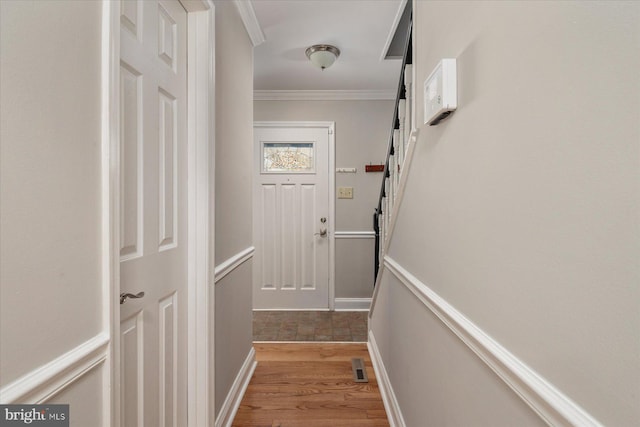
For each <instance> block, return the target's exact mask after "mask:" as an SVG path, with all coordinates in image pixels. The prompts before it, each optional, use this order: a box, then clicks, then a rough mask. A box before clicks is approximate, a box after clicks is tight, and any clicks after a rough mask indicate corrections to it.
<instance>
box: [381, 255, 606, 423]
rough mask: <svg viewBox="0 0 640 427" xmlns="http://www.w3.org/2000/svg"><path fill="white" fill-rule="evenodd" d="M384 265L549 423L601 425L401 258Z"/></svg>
mask: <svg viewBox="0 0 640 427" xmlns="http://www.w3.org/2000/svg"><path fill="white" fill-rule="evenodd" d="M384 265H385V266H386V267H387V268H388V269H389V271H390V272H391V273H392V274H393V275H394V276H395V277H396V278H397V279H398V280H399V281H400V282H401V283H402V284H403V285H404V286H406V288H407V289H408V290H409V291H410V292H411V293H413V294H414V295H415V296H416V297H417V298H418V300H420V301H421V302H422V303H423V304H424V305H425V307H426V308H428V309H429V310H431V312H432V313H433V314H435V315H436V316H437V317H438V319H440V321H442V323H443V324H444V325H446V326H447V327H448V328H449V329H450V330H451V332H452V333H454V334H455V335H456V336H457V337H458V338H460V340H461V341H462V342H463V343H464V344H466V345H467V346H468V347H469V348H470V349H471V350H472V351H473V352H474V353H475V354H476V355H477V356H478V357H479V358H480V359H481V360H482V361H483V362H484V363H486V365H487V366H488V367H489V368H490V369H491V370H492V371H493V372H495V373H496V375H498V377H500V378H501V379H502V381H504V382H505V383H506V384H507V385H508V386H509V387H510V388H511V389H512V390H513V391H514V392H515V393H516V394H517V395H518V396H519V397H520V398H521V399H522V400H523V401H524V402H525V403H526V404H527V405H529V407H531V409H533V411H535V412H536V413H537V414H538V415H539V416H540V418H542V419H543V420H544V421H545V422H546V423H547V424H549V425H551V426H580V427H602V424H601V423H600V422H599V421H598V420H596V419H595V418H593V417H592V416H591V415H590V414H589V413H587V412H586V411H585V410H584V409H583V408H582V407H580V406H579V405H578V404H577V403H576V402H574V401H573V400H571V399H570V398H569V397H568V396H566V395H565V394H564V393H562V392H561V391H560V390H558V389H557V388H556V387H555V386H554V385H553V384H551V383H550V382H548V381H547V380H546V379H544V378H543V377H542V376H541V375H540V374H538V373H537V372H536V371H534V370H533V369H531V368H530V367H529V366H527V365H526V364H525V363H524V362H523V361H522V360H520V359H518V358H517V357H516V356H515V355H514V354H512V353H511V352H509V350H507V349H506V348H505V347H503V346H502V345H501V344H500V343H498V342H497V341H495V340H494V339H493V338H491V336H489V334H487V333H486V332H485V331H483V330H482V329H480V328H479V327H478V326H477V325H476V324H474V323H473V322H472V321H471V320H469V319H467V318H466V317H465V316H464V315H463V314H462V313H460V312H459V311H458V310H456V309H455V308H454V307H453V306H451V304H449V303H448V302H447V301H445V300H444V299H443V298H442V297H441V296H439V295H438V294H437V293H436V292H434V291H433V290H432V289H431V288H430V287H428V286H427V285H426V284H424V283H422V282H421V281H420V280H419V279H418V278H416V277H415V276H413V275H412V274H411V273H410V272H409V271H407V270H406V269H405V268H404V267H402V266H401V265H400V264H399V263H398V262H396V261H395V260H393V259H392V258H390V257H389V256H386V257H385V258H384ZM370 339H372V337H370Z"/></svg>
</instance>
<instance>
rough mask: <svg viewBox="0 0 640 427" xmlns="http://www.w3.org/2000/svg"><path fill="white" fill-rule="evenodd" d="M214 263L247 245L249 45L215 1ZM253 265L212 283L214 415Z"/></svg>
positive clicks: (247, 321)
mask: <svg viewBox="0 0 640 427" xmlns="http://www.w3.org/2000/svg"><path fill="white" fill-rule="evenodd" d="M215 7H216V172H215V174H216V176H215V178H216V179H215V184H216V187H215V191H216V193H215V264H216V265H220V264H222V263H223V262H224V261H226V260H228V259H230V258H233V257H234V256H235V255H237V254H238V253H240V252H242V251H244V250H245V249H247V248H248V247H250V246H251V245H252V231H251V227H252V198H251V194H252V187H251V182H252V181H251V180H252V178H251V177H252V174H251V172H252V169H251V165H252V160H253V157H252V147H253V108H252V107H253V104H252V103H253V50H252V49H253V46H252V44H251V41H250V40H249V37H248V35H247V32H246V30H245V27H244V25H243V23H242V21H241V19H240V16H239V14H238V11H237V9H236V7H235V5H234V3H233V2H228V1H216V2H215ZM251 271H252V261H251V260H248V261H246V262H245V263H243V264H242V265H241V266H240V267H238V268H236V269H235V270H233V271H231V272H230V273H229V274H228V275H227V276H226V277H225V278H224V279H222V280H221V281H219V282H218V283H216V284H215V347H216V350H215V357H216V358H215V373H216V374H215V403H214V405H215V411H216V415H219V414H220V409H221V407H222V405H223V403H224V401H225V399H226V398H227V395H228V394H229V392H230V391H231V389H232V385H233V382H234V380H235V379H236V376H237V375H238V374H239V373H240V369H241V367H242V364H243V362H244V361H245V359H246V358H247V355H248V354H249V352H250V350H251V346H252V329H251V327H252V320H251V319H252V318H251V316H252V303H251V300H252V293H251Z"/></svg>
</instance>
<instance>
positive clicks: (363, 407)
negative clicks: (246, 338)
mask: <svg viewBox="0 0 640 427" xmlns="http://www.w3.org/2000/svg"><path fill="white" fill-rule="evenodd" d="M254 347H255V350H256V360H257V361H258V366H257V368H256V370H255V373H254V375H253V377H252V379H251V382H250V383H249V386H248V388H247V391H246V393H245V395H244V397H243V399H242V403H241V404H240V408H239V409H238V412H237V414H236V416H235V419H234V422H233V426H237V427H252V426H272V427H296V426H305V427H315V426H323V427H326V426H332V427H341V426H349V427H351V426H371V427H378V426H389V423H388V421H387V416H386V412H385V410H384V405H383V403H382V398H381V395H380V391H379V389H378V383H377V381H376V376H375V372H374V370H373V366H372V364H371V358H370V357H369V352H368V350H367V345H366V344H364V343H277V344H276V343H256V344H254ZM352 358H362V359H363V361H364V366H365V370H366V374H367V376H368V379H369V382H368V383H356V382H354V379H353V372H352V366H351V359H352Z"/></svg>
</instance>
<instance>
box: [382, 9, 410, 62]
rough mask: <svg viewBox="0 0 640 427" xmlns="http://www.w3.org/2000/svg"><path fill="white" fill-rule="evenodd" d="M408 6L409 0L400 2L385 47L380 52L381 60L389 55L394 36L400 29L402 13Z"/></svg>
mask: <svg viewBox="0 0 640 427" xmlns="http://www.w3.org/2000/svg"><path fill="white" fill-rule="evenodd" d="M406 6H407V0H401V1H400V4H399V5H398V10H397V12H396V17H395V18H393V24H391V29H390V30H389V35H387V41H386V42H385V43H384V47H383V48H382V53H381V54H380V61H384V60H385V59H386V57H387V51H388V50H389V48H390V47H391V42H392V41H393V37H395V35H396V32H397V31H398V25H399V24H400V20H401V19H402V15H403V14H404V8H405V7H406ZM397 59H402V58H397Z"/></svg>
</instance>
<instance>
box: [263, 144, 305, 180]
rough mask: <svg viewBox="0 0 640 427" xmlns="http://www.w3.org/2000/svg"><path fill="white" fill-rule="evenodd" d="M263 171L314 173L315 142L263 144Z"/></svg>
mask: <svg viewBox="0 0 640 427" xmlns="http://www.w3.org/2000/svg"><path fill="white" fill-rule="evenodd" d="M262 171H263V172H267V173H268V172H272V173H305V172H306V173H313V172H314V171H315V156H314V146H313V142H263V143H262Z"/></svg>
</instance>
